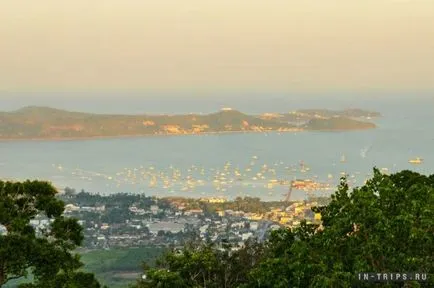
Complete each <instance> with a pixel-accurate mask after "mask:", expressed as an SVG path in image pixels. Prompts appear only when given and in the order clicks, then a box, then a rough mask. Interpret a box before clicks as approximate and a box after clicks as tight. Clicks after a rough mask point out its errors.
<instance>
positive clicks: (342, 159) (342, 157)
mask: <svg viewBox="0 0 434 288" xmlns="http://www.w3.org/2000/svg"><path fill="white" fill-rule="evenodd" d="M345 162H347V159H346V157H345V154H342V156H341V163H345Z"/></svg>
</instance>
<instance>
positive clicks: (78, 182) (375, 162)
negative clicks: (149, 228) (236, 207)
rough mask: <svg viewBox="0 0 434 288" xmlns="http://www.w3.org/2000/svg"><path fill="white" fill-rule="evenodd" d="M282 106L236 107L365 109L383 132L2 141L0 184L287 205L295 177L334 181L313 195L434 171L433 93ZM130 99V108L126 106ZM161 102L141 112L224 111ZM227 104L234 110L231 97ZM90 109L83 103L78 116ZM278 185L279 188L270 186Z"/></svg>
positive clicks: (254, 107) (299, 194)
mask: <svg viewBox="0 0 434 288" xmlns="http://www.w3.org/2000/svg"><path fill="white" fill-rule="evenodd" d="M279 101H280V100H279V99H277V100H276V102H277V103H276V104H275V105H273V101H271V103H270V101H266V100H263V102H262V104H260V103H259V104H258V102H255V103H256V104H255V103H253V101H245V102H243V103H241V102H240V103H237V105H238V106H237V107H234V108H236V109H238V110H240V111H243V112H246V113H260V112H288V111H291V110H293V109H298V108H331V109H341V108H362V109H370V110H373V111H378V112H380V113H382V117H380V118H378V119H373V120H372V121H373V122H375V123H376V124H377V126H378V128H376V129H372V130H364V131H350V132H299V133H277V132H272V133H240V134H214V135H194V136H152V137H135V138H112V139H91V140H67V141H3V142H0V178H2V179H10V180H25V179H41V180H48V181H51V182H52V183H53V184H54V185H55V186H56V187H58V188H59V189H64V188H65V187H70V188H74V189H76V190H77V191H80V190H85V191H88V192H91V193H101V194H104V195H107V194H111V193H119V192H124V193H144V194H146V195H148V196H151V195H152V196H157V197H165V196H182V197H195V198H197V197H224V198H227V199H233V198H235V197H238V196H240V197H244V196H250V197H260V198H261V199H263V200H267V201H268V200H274V201H277V200H283V199H285V197H286V194H287V191H288V189H289V187H288V185H287V184H288V181H290V180H294V179H311V180H315V181H317V182H321V183H327V184H328V185H329V186H330V187H331V188H330V189H329V190H321V191H316V192H312V193H316V194H315V196H328V195H330V194H331V193H333V192H334V191H335V189H334V188H335V187H336V185H337V184H338V183H339V181H340V178H341V177H342V176H343V175H346V177H347V178H348V181H349V182H350V183H351V185H352V186H361V185H363V183H364V181H365V180H366V179H368V178H369V177H370V176H371V175H372V172H373V167H377V168H379V169H382V171H384V172H385V173H393V172H396V171H400V170H403V169H409V170H413V171H416V172H419V173H423V174H433V173H434V97H433V98H431V97H425V98H423V99H412V98H411V97H407V98H405V97H404V98H402V99H401V98H399V99H398V98H393V97H388V98H386V99H381V100H379V99H375V98H369V99H367V100H366V99H365V100H357V99H352V100H351V101H347V102H342V101H340V102H339V101H335V102H333V101H325V100H324V101H322V102H315V101H305V102H303V101H301V100H300V101H298V102H297V105H294V103H292V102H291V101H290V100H285V101H280V102H279ZM71 103H73V102H71ZM71 103H70V104H68V105H70V106H71V105H72V104H71ZM122 103H124V107H127V106H125V100H124V102H122ZM138 103H139V102H137V103H135V104H134V105H131V107H134V109H136V110H134V111H133V112H132V113H137V112H138V107H140V105H139V104H138ZM156 103H157V102H155V103H154V106H152V105H150V104H149V103H142V106H141V107H142V109H143V110H145V109H146V108H149V107H153V110H154V112H167V113H186V112H187V109H189V110H188V112H204V113H208V112H215V111H216V110H218V109H220V108H221V106H222V105H223V104H222V103H220V102H212V103H205V102H203V101H202V102H200V101H198V102H195V101H191V102H190V103H189V104H188V103H185V102H183V105H179V103H178V104H176V103H169V102H165V106H164V107H161V106H158V104H156ZM204 103H205V104H206V105H205V104H204ZM94 104H95V103H94ZM170 104H171V105H170ZM224 104H225V106H229V105H230V101H229V100H228V101H226V102H225V103H224ZM227 104H229V105H227ZM70 106H69V108H70ZM241 106H242V107H241ZM56 107H58V108H68V107H61V106H59V105H57V106H56ZM83 107H84V106H83ZM94 107H100V106H98V105H97V104H95V106H94ZM111 107H121V105H115V104H113V105H112V106H111ZM204 107H205V108H204ZM294 107H295V108H294ZM86 109H87V112H90V111H89V110H91V109H92V107H89V105H86ZM86 109H80V107H78V106H76V109H75V110H81V111H83V110H86ZM182 109H184V110H182ZM70 110H71V109H70ZM72 110H74V109H72ZM127 110H128V109H125V111H118V112H120V113H123V112H128V111H127ZM143 110H141V111H143ZM157 110H158V111H157ZM95 112H104V111H95ZM106 112H110V113H111V112H115V111H114V110H113V111H106ZM144 112H146V111H144ZM416 157H420V158H422V159H423V162H422V163H421V164H410V163H409V160H410V159H414V158H416ZM272 181H274V182H276V181H277V182H278V183H277V184H276V183H274V184H270V183H272ZM280 181H283V182H280ZM312 193H307V192H305V191H298V190H295V191H294V190H293V191H292V195H291V199H292V200H297V199H305V198H306V197H308V196H312V195H311V194H312Z"/></svg>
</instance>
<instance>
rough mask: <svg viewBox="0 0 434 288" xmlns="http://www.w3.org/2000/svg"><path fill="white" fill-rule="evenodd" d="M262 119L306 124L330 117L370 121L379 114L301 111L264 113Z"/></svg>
mask: <svg viewBox="0 0 434 288" xmlns="http://www.w3.org/2000/svg"><path fill="white" fill-rule="evenodd" d="M260 117H261V118H262V119H276V120H279V121H281V122H293V123H300V122H307V121H309V120H311V119H329V118H332V117H345V118H351V119H355V120H362V121H365V120H370V119H372V118H378V117H381V114H380V113H378V112H373V111H366V110H361V109H345V110H327V109H302V110H296V111H293V112H290V113H266V114H263V115H261V116H260Z"/></svg>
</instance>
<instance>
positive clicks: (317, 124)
mask: <svg viewBox="0 0 434 288" xmlns="http://www.w3.org/2000/svg"><path fill="white" fill-rule="evenodd" d="M375 127H376V126H375V124H373V123H369V122H362V121H358V120H354V119H351V118H347V117H332V118H328V119H311V120H309V122H307V123H306V124H305V125H304V126H303V128H304V129H306V130H310V131H312V130H321V131H344V130H364V129H372V128H375Z"/></svg>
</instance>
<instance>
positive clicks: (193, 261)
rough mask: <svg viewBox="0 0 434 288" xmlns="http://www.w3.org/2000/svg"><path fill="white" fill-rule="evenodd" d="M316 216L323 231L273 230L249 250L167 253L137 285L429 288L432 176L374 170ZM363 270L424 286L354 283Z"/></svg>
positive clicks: (433, 266) (304, 227)
mask: <svg viewBox="0 0 434 288" xmlns="http://www.w3.org/2000/svg"><path fill="white" fill-rule="evenodd" d="M314 211H315V212H320V213H321V215H322V224H321V225H316V224H306V222H303V223H302V224H301V225H300V226H299V227H297V228H295V229H292V230H291V229H281V230H277V231H274V232H273V233H272V234H271V236H270V237H269V239H268V241H267V242H266V243H265V244H264V246H261V245H259V244H255V245H256V246H253V247H255V248H254V249H252V250H251V248H249V245H250V244H247V245H246V247H247V248H245V249H244V250H243V249H242V250H239V251H238V252H236V253H234V254H230V253H228V252H227V251H226V252H222V251H219V250H218V249H215V248H213V247H212V245H207V246H200V247H197V246H196V247H186V248H185V250H184V251H183V252H182V253H181V254H176V253H170V254H168V255H167V256H165V257H164V258H163V261H162V264H161V265H160V266H158V267H157V268H154V269H150V270H148V271H147V273H146V274H147V280H146V281H142V282H141V283H140V285H141V286H139V287H243V288H247V287H249V288H250V287H258V288H259V287H260V288H268V287H270V288H271V287H276V288H279V287H282V288H283V287H293V288H296V287H298V288H306V287H312V288H323V287H372V286H379V287H434V275H433V273H434V175H431V176H429V177H427V176H424V175H420V174H418V173H415V172H411V171H402V172H399V173H396V174H393V175H390V176H388V175H384V174H382V173H380V171H378V170H377V169H374V175H373V177H372V179H370V180H369V181H367V183H366V184H365V185H364V186H362V187H360V188H354V189H352V190H350V188H349V187H348V185H347V182H346V180H345V179H342V181H341V184H340V185H339V187H338V190H337V192H336V193H335V194H334V195H333V196H332V200H331V202H330V203H329V204H328V205H327V206H324V207H317V208H315V209H314ZM240 251H244V252H240ZM249 251H256V252H249ZM240 255H245V256H243V257H242V258H241V257H240ZM241 259H243V260H241ZM258 261H259V263H258ZM237 271H238V272H239V274H237ZM360 272H375V273H386V272H424V273H427V274H428V275H429V276H428V279H429V280H428V281H427V282H406V283H399V282H391V283H381V284H374V283H366V282H361V281H359V280H358V279H357V274H358V273H360ZM228 279H229V281H228Z"/></svg>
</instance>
